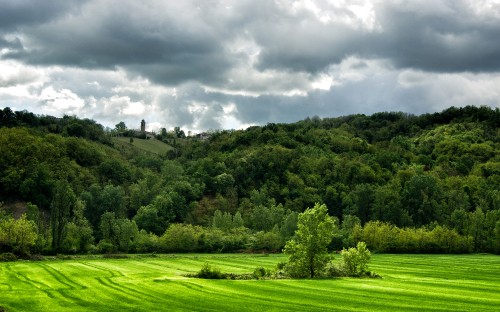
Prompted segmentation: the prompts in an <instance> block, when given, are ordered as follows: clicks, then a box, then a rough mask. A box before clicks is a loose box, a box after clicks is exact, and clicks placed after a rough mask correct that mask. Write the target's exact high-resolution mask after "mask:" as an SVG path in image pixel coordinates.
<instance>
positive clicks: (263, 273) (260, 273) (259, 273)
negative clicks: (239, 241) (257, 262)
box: [252, 267, 271, 279]
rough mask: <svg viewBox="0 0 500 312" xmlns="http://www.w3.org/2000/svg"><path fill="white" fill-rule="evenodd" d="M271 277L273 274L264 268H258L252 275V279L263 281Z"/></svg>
mask: <svg viewBox="0 0 500 312" xmlns="http://www.w3.org/2000/svg"><path fill="white" fill-rule="evenodd" d="M269 276H271V272H270V271H269V270H267V269H266V268H264V267H257V268H255V270H253V273H252V277H253V278H255V279H262V278H266V277H269Z"/></svg>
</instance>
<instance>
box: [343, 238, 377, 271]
mask: <svg viewBox="0 0 500 312" xmlns="http://www.w3.org/2000/svg"><path fill="white" fill-rule="evenodd" d="M370 258H371V253H370V251H369V250H368V248H366V244H365V243H364V242H359V243H358V245H357V246H356V248H353V247H351V248H349V249H345V248H344V250H342V268H343V269H344V272H345V274H346V275H347V276H361V275H363V274H365V273H367V272H368V266H367V264H368V261H370Z"/></svg>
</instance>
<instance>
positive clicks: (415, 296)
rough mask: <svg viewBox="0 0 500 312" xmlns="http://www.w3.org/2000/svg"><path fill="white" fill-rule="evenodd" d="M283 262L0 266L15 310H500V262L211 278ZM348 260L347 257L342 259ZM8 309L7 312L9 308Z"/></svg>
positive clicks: (379, 261) (0, 303)
mask: <svg viewBox="0 0 500 312" xmlns="http://www.w3.org/2000/svg"><path fill="white" fill-rule="evenodd" d="M284 259H285V258H284V257H283V256H282V255H270V256H264V255H242V254H237V255H234V254H230V255H179V256H172V255H161V256H159V257H156V258H153V257H142V258H136V257H135V258H134V257H132V258H129V259H96V258H85V257H83V258H79V259H73V260H65V261H61V260H50V261H40V262H28V261H26V262H7V263H0V307H4V308H5V309H6V311H226V310H237V311H332V310H341V311H388V310H398V311H401V310H405V311H499V310H500V291H499V290H500V257H499V256H493V255H374V256H373V258H372V261H371V263H370V269H371V270H372V271H375V272H377V273H379V274H380V275H382V276H383V278H382V279H354V278H343V279H330V280H326V279H325V280H308V279H304V280H249V281H230V280H203V279H193V278H185V277H183V276H182V274H185V273H193V272H197V271H198V270H199V269H200V268H201V266H202V265H203V264H204V263H209V264H210V265H212V266H217V267H219V268H220V269H221V270H222V271H223V272H234V273H250V272H252V271H253V270H254V268H255V267H257V266H263V267H266V268H274V266H275V265H276V264H277V263H278V262H280V261H283V260H284ZM337 259H339V257H337ZM0 310H1V309H0Z"/></svg>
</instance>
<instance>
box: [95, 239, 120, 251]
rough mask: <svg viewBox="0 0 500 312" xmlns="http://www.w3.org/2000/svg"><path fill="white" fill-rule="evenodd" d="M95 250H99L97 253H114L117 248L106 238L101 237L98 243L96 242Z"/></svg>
mask: <svg viewBox="0 0 500 312" xmlns="http://www.w3.org/2000/svg"><path fill="white" fill-rule="evenodd" d="M97 250H98V251H99V253H103V254H107V253H115V252H116V251H117V248H116V246H115V245H114V244H112V243H111V242H109V241H108V240H106V239H103V240H101V241H100V242H99V244H97Z"/></svg>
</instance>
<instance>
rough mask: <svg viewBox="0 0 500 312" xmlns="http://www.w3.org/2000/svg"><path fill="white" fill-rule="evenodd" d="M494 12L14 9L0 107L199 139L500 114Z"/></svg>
mask: <svg viewBox="0 0 500 312" xmlns="http://www.w3.org/2000/svg"><path fill="white" fill-rule="evenodd" d="M499 12H500V1H498V0H489V1H486V0H481V1H472V0H432V1H430V0H422V1H418V2H416V1H409V0H339V1H319V0H296V1H285V0H275V1H269V0H238V1H230V0H213V1H201V0H186V1H161V0H150V1H147V2H137V1H134V0H121V1H118V0H106V1H100V0H88V1H77V0H74V1H61V0H47V1H43V4H42V3H40V2H39V1H34V0H31V1H30V0H23V1H12V0H7V1H2V2H1V3H0V106H15V107H16V108H18V109H24V108H26V109H30V110H33V111H34V112H36V113H47V114H59V115H61V114H77V115H78V116H81V117H85V118H93V119H96V120H97V121H98V122H101V123H104V124H105V125H107V126H111V127H113V126H114V125H115V124H116V123H118V122H119V121H125V122H126V123H127V125H133V127H134V128H135V127H138V121H137V120H138V119H139V121H140V119H142V118H144V119H146V121H147V122H148V124H151V125H154V126H155V127H156V126H158V125H163V126H165V127H166V128H169V129H170V128H173V127H174V126H181V127H183V128H186V129H188V130H194V131H203V130H206V129H209V128H220V127H234V128H239V127H244V126H248V125H252V124H265V123H267V122H292V121H297V120H300V119H303V118H305V117H306V116H313V115H319V116H322V117H327V116H338V115H345V114H352V113H365V114H368V113H373V112H377V111H381V110H382V111H388V110H397V111H407V112H411V113H423V112H432V111H438V110H442V109H444V108H446V107H447V106H449V105H455V106H463V105H470V104H477V105H481V104H486V105H490V106H494V107H499V106H500V100H499V99H500V97H499V92H498V91H497V89H498V88H497V87H496V86H497V85H498V83H499V82H500V81H499V78H498V77H499V71H500V57H499V56H500V41H499V40H498V39H497V37H498V34H499V33H500V13H499ZM136 125H137V126H136Z"/></svg>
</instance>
